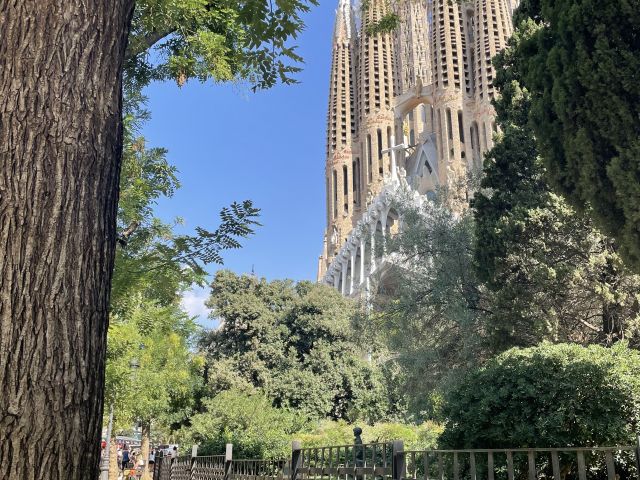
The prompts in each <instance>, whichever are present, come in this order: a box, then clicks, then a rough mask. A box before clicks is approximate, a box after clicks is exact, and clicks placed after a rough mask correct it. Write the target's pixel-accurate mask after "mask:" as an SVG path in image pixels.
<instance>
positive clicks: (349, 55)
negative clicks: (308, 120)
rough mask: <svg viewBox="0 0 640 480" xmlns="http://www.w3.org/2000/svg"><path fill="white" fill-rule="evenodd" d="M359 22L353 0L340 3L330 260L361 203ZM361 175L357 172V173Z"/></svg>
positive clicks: (329, 177) (332, 111)
mask: <svg viewBox="0 0 640 480" xmlns="http://www.w3.org/2000/svg"><path fill="white" fill-rule="evenodd" d="M355 41H356V35H355V22H354V15H353V9H352V6H351V2H350V0H339V3H338V9H337V10H336V20H335V28H334V31H333V43H332V62H331V77H330V83H329V109H328V115H327V159H326V169H325V175H326V192H327V198H326V200H327V231H326V233H325V244H326V249H327V252H328V254H327V258H329V257H332V256H333V255H334V254H335V253H336V252H337V250H339V248H340V246H341V245H342V242H343V241H344V238H345V237H346V235H348V233H349V232H350V231H351V229H352V228H353V225H354V223H355V222H354V213H355V212H354V211H355V210H356V208H357V207H358V206H359V203H360V198H361V195H360V184H359V182H357V181H354V172H357V170H358V168H359V166H358V165H357V164H356V162H354V161H352V160H353V151H352V147H353V137H354V136H355V132H356V119H355V111H354V110H355V108H354V107H355V105H354V97H355V85H354V81H353V77H354V75H355V65H354V63H355V59H354V56H355V55H354V50H355ZM356 175H357V173H356Z"/></svg>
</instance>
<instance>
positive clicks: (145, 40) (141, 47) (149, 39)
mask: <svg viewBox="0 0 640 480" xmlns="http://www.w3.org/2000/svg"><path fill="white" fill-rule="evenodd" d="M173 32H175V29H169V28H167V29H166V30H154V31H153V32H149V33H148V34H147V35H146V36H144V37H142V38H139V39H135V40H134V41H132V42H130V43H129V47H128V48H127V53H126V54H125V56H124V59H125V61H129V60H131V59H132V58H134V57H136V56H138V55H140V54H141V53H143V52H146V51H147V50H149V49H150V48H151V47H153V46H154V45H155V44H156V43H158V42H159V41H160V40H162V39H163V38H165V37H168V36H169V35H171V34H172V33H173Z"/></svg>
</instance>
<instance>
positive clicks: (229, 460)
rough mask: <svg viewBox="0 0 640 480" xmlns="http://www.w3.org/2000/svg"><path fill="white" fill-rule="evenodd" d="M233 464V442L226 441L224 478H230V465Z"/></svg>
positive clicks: (227, 479) (225, 479) (226, 479)
mask: <svg viewBox="0 0 640 480" xmlns="http://www.w3.org/2000/svg"><path fill="white" fill-rule="evenodd" d="M232 464H233V444H232V443H227V445H226V446H225V451H224V480H229V479H230V478H231V473H232V472H231V467H232Z"/></svg>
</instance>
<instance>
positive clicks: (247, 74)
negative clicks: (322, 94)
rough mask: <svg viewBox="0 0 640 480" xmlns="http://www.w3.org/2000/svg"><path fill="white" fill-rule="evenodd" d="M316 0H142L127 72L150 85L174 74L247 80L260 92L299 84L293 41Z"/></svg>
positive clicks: (176, 76)
mask: <svg viewBox="0 0 640 480" xmlns="http://www.w3.org/2000/svg"><path fill="white" fill-rule="evenodd" d="M315 4H317V1H316V0H273V1H265V0H244V1H236V0H216V1H214V0H141V1H139V2H137V4H136V12H135V16H134V21H133V26H132V34H131V38H130V47H129V51H128V54H127V65H126V66H127V70H126V71H127V75H128V79H129V81H131V82H137V83H138V84H142V85H144V84H146V83H147V82H148V81H150V80H151V79H154V78H159V79H163V78H171V79H174V80H175V81H177V82H178V83H179V84H182V83H184V82H185V81H187V80H188V79H190V78H196V79H199V80H201V81H205V80H208V79H211V80H213V81H216V82H223V81H237V82H240V81H248V82H249V83H250V84H251V85H252V87H253V88H254V89H262V88H269V87H271V86H273V85H275V84H276V83H277V82H281V83H285V84H289V83H294V82H295V81H296V80H295V77H294V74H295V73H297V72H298V71H300V64H301V63H302V58H301V57H300V56H299V55H297V54H296V53H295V47H294V46H292V45H290V42H291V41H292V40H295V39H296V38H297V36H298V34H299V33H300V31H301V30H302V29H303V28H304V22H303V19H302V14H304V13H305V12H307V11H308V10H309V8H310V7H311V6H312V5H315Z"/></svg>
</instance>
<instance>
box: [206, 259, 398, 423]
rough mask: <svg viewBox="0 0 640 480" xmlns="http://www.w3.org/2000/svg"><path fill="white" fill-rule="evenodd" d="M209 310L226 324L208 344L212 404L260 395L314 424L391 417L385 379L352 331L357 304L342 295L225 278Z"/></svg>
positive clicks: (214, 288)
mask: <svg viewBox="0 0 640 480" xmlns="http://www.w3.org/2000/svg"><path fill="white" fill-rule="evenodd" d="M208 305H209V306H210V307H211V308H212V314H211V315H212V318H216V319H218V320H219V321H220V322H221V325H220V327H219V328H218V329H216V330H214V331H211V332H209V333H208V334H207V335H206V336H205V337H204V338H203V340H202V342H201V345H202V347H203V348H204V349H205V350H206V352H207V358H208V361H207V366H206V371H207V383H208V385H209V396H215V395H217V394H218V393H219V392H222V391H226V390H229V389H231V388H235V389H240V390H243V389H244V390H247V391H252V390H254V389H258V390H260V391H262V392H263V393H264V394H265V395H266V396H267V397H268V398H269V399H270V400H271V402H272V404H273V405H274V406H275V407H278V408H288V409H296V410H300V411H302V412H304V413H305V414H306V415H308V416H310V417H315V418H333V419H340V418H343V419H348V420H355V419H364V420H369V421H375V420H377V419H379V418H382V417H384V415H385V414H386V412H387V408H388V405H387V401H386V390H385V387H384V384H383V379H382V377H381V375H380V372H379V371H378V370H377V369H376V368H375V367H374V366H372V365H370V364H369V363H368V362H367V361H366V360H365V359H364V355H363V354H364V353H366V351H363V350H361V349H360V348H359V347H358V345H356V342H355V335H354V332H353V330H352V328H351V319H352V317H353V315H354V314H355V312H356V309H357V304H356V303H354V302H353V301H352V300H350V299H346V298H344V297H342V295H340V294H339V293H338V292H336V291H335V289H332V288H330V287H328V286H325V285H318V284H313V283H310V282H300V283H298V284H294V283H293V282H291V281H289V280H274V281H267V280H265V279H258V278H255V277H253V276H250V275H240V276H239V275H236V274H234V273H232V272H228V271H219V272H218V273H217V274H216V276H215V278H214V281H213V283H212V284H211V297H210V299H209V302H208Z"/></svg>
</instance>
